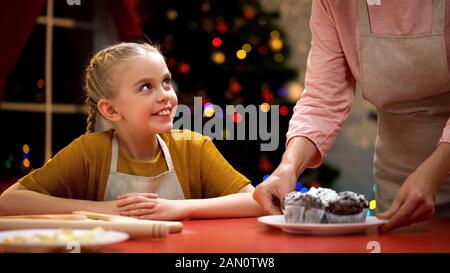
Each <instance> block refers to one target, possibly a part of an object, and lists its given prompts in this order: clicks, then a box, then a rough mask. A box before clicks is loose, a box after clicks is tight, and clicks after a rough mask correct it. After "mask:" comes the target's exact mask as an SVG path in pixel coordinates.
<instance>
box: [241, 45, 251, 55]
mask: <svg viewBox="0 0 450 273" xmlns="http://www.w3.org/2000/svg"><path fill="white" fill-rule="evenodd" d="M242 49H243V50H244V51H245V52H247V53H249V52H250V51H252V45H251V44H249V43H245V44H244V45H243V46H242Z"/></svg>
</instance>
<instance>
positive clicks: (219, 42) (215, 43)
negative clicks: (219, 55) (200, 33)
mask: <svg viewBox="0 0 450 273" xmlns="http://www.w3.org/2000/svg"><path fill="white" fill-rule="evenodd" d="M211 43H212V45H213V46H215V47H219V46H221V45H222V39H220V38H219V37H216V38H214V39H212V42H211Z"/></svg>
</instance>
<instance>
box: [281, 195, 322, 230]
mask: <svg viewBox="0 0 450 273" xmlns="http://www.w3.org/2000/svg"><path fill="white" fill-rule="evenodd" d="M283 214H284V217H285V220H286V223H311V224H313V223H320V222H321V221H322V219H323V216H324V214H325V210H324V207H323V204H322V201H321V200H320V198H319V197H318V196H314V195H311V194H308V193H301V192H291V193H289V194H288V195H287V196H286V198H285V200H284V210H283Z"/></svg>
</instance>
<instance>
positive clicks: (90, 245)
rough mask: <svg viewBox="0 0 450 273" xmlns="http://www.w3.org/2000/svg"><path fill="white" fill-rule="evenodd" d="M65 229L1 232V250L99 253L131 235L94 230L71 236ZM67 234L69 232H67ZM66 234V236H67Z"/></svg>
mask: <svg viewBox="0 0 450 273" xmlns="http://www.w3.org/2000/svg"><path fill="white" fill-rule="evenodd" d="M63 232H64V231H63V229H21V230H10V231H2V232H0V250H1V249H2V248H3V249H4V251H6V252H81V251H86V250H87V251H97V250H99V249H100V248H101V247H102V246H106V245H109V244H114V243H118V242H122V241H126V240H128V238H129V235H128V234H127V233H125V232H119V231H109V230H93V229H70V232H71V233H70V235H71V236H70V235H69V236H66V235H67V233H63ZM66 232H67V231H66ZM65 234H66V235H65ZM55 235H58V236H59V237H58V238H57V239H53V240H51V241H50V242H46V243H44V242H42V240H37V241H33V240H32V238H34V239H35V240H36V238H37V237H38V236H41V237H40V238H42V237H45V238H49V237H50V236H55ZM18 236H20V237H22V238H24V241H21V242H19V241H15V242H5V240H7V239H8V238H9V239H12V238H19V237H18ZM0 252H1V251H0Z"/></svg>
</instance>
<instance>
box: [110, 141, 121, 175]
mask: <svg viewBox="0 0 450 273" xmlns="http://www.w3.org/2000/svg"><path fill="white" fill-rule="evenodd" d="M118 155H119V144H118V142H117V137H116V133H115V132H113V137H112V148H111V165H110V166H109V172H114V173H115V172H117V157H118Z"/></svg>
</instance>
